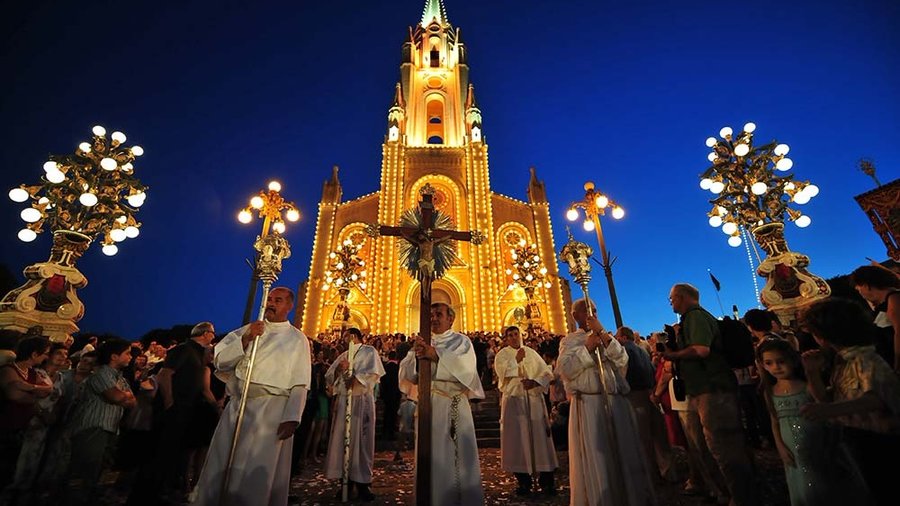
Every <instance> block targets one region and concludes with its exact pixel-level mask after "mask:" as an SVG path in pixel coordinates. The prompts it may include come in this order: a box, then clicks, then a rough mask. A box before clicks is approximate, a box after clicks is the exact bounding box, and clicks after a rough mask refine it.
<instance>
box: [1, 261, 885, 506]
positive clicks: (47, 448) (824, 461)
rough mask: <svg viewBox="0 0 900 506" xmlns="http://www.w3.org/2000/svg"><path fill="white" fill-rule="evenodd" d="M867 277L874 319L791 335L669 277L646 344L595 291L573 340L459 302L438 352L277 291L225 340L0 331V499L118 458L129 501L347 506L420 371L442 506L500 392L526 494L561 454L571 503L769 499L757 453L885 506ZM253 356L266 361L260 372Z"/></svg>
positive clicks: (477, 483)
mask: <svg viewBox="0 0 900 506" xmlns="http://www.w3.org/2000/svg"><path fill="white" fill-rule="evenodd" d="M851 280H852V284H853V286H854V287H855V288H856V290H857V291H858V292H859V294H860V295H861V296H862V297H863V298H864V299H865V300H866V301H867V302H868V303H869V306H870V308H869V309H871V311H869V312H867V311H866V308H864V307H862V306H861V305H860V304H858V303H856V302H853V301H849V300H846V299H840V298H829V299H825V300H822V301H819V302H816V303H814V304H812V305H810V306H809V307H807V308H805V310H804V311H803V312H802V313H801V314H799V315H797V318H796V320H795V321H793V322H791V325H784V326H783V325H782V323H781V320H780V319H779V318H778V317H777V316H776V315H775V314H774V313H771V312H769V311H765V310H759V309H753V310H750V311H748V312H747V313H746V314H744V315H743V316H742V317H741V319H740V320H737V319H730V318H725V319H720V318H717V317H715V316H714V315H712V314H711V313H710V312H708V311H707V310H706V309H704V308H703V307H702V306H701V305H700V293H699V292H698V290H697V289H696V288H694V287H693V286H691V285H688V284H676V285H674V286H673V287H672V290H671V291H670V293H669V301H670V303H671V306H672V309H673V311H674V312H675V313H677V314H678V315H679V317H680V318H679V321H678V322H677V323H675V324H674V325H672V326H668V325H666V326H665V330H663V331H661V332H653V333H651V334H650V335H648V336H645V337H644V336H641V335H640V334H638V333H637V332H635V331H634V330H633V329H631V328H629V327H620V328H618V329H614V330H611V331H609V330H607V329H606V328H605V327H604V326H603V324H602V323H601V322H600V321H598V320H597V318H596V317H595V316H594V314H595V310H594V307H593V304H592V303H591V302H590V301H585V300H579V301H576V302H575V303H574V304H573V306H572V316H573V318H574V320H575V321H576V323H577V325H578V329H576V331H574V332H572V333H570V334H568V335H566V336H561V335H553V334H550V333H547V332H544V331H540V330H534V331H528V332H526V331H525V330H524V329H519V328H518V327H515V326H512V327H508V328H504V329H501V331H497V332H487V331H486V332H470V333H467V334H460V333H458V332H454V331H453V330H451V328H452V324H453V321H454V318H455V314H454V313H453V310H452V308H450V307H449V306H447V305H445V304H435V305H434V306H433V307H432V308H431V312H432V333H433V334H434V335H433V336H432V340H431V344H428V343H425V341H423V340H422V339H420V338H419V336H418V335H415V334H414V335H410V336H405V335H403V334H386V335H369V334H365V333H364V332H361V331H360V330H358V329H347V330H346V331H345V332H344V333H343V335H342V336H339V337H337V338H335V337H333V336H331V335H326V334H320V335H319V336H316V338H314V339H307V338H306V337H305V336H303V334H302V333H301V332H300V331H299V330H297V329H296V328H295V327H293V326H292V325H291V324H290V323H289V322H288V321H287V314H288V311H289V309H290V308H291V307H292V305H293V302H294V301H293V293H292V292H290V291H289V290H287V289H284V288H279V289H275V290H273V291H272V292H271V293H270V298H269V301H268V303H267V313H266V320H267V322H254V323H252V324H250V325H248V326H244V327H241V328H240V329H237V330H235V331H233V332H231V333H228V334H227V335H225V336H222V337H221V338H218V337H217V334H216V330H215V327H214V325H213V323H211V322H201V323H198V324H197V325H195V326H194V327H193V328H192V330H191V333H190V338H189V339H188V340H187V341H186V342H183V343H180V344H177V345H174V346H170V347H168V348H166V347H163V346H161V345H159V344H158V343H156V342H152V343H145V344H142V343H140V342H128V341H124V340H120V339H107V340H104V341H103V342H97V339H96V338H86V339H82V340H80V342H79V343H77V344H75V343H73V342H72V341H69V342H66V343H51V342H50V341H49V340H47V339H46V338H44V337H40V336H23V335H20V334H18V333H16V332H13V331H9V330H3V331H2V332H3V336H2V340H0V360H2V362H0V391H2V398H0V490H2V492H0V504H22V505H28V504H72V505H81V504H88V503H89V501H90V500H91V498H96V497H97V496H96V488H97V485H98V483H99V481H100V477H101V474H102V473H103V471H104V470H107V469H110V470H115V471H117V473H116V474H114V476H116V483H115V487H116V488H117V489H118V490H120V491H121V493H122V495H125V496H127V497H128V504H131V505H140V504H182V503H184V502H189V501H194V502H197V503H199V504H216V503H218V502H219V498H220V494H222V493H223V492H224V493H227V494H230V495H232V496H234V497H241V498H243V499H244V500H245V501H250V502H246V504H286V503H287V502H288V500H289V498H288V487H287V484H288V482H289V481H290V477H291V475H292V474H296V473H298V472H300V471H301V470H303V469H304V468H307V467H310V466H322V469H323V470H324V472H325V476H326V477H327V478H329V479H333V480H335V484H336V486H335V492H336V496H337V497H338V498H340V497H342V496H343V497H352V496H355V498H356V499H358V500H362V501H369V500H372V499H374V498H375V494H374V493H373V491H372V489H371V485H372V477H373V474H372V467H373V461H374V448H375V437H376V432H377V433H378V434H379V436H378V437H381V438H384V439H385V440H387V441H394V445H395V446H394V448H395V449H396V457H395V458H397V459H399V458H401V457H400V450H402V449H411V448H412V446H413V444H414V443H413V441H414V430H415V423H414V420H415V413H416V405H417V404H416V403H417V401H418V392H417V388H416V385H417V384H418V381H419V367H421V364H420V361H421V360H425V361H427V362H428V363H430V364H431V369H432V371H431V389H430V391H431V394H432V397H431V402H432V433H431V438H432V443H431V444H432V455H433V456H434V458H433V459H432V462H431V469H432V476H433V477H434V478H435V479H433V480H432V489H431V491H430V493H431V495H432V502H433V503H434V504H479V503H482V502H483V500H484V495H483V490H482V487H481V472H480V467H479V462H478V449H477V442H476V439H475V429H474V422H473V419H472V413H471V408H470V404H469V402H478V401H479V400H480V399H482V398H484V391H485V390H491V389H494V388H497V389H498V390H499V392H500V395H501V446H502V448H501V451H502V461H501V466H502V469H503V470H504V471H506V472H509V473H511V474H512V475H514V476H515V478H516V483H517V488H516V491H515V492H516V494H518V495H520V496H529V495H532V494H538V493H540V494H546V495H555V494H556V493H557V491H556V488H557V487H556V483H555V481H554V471H555V470H556V468H557V467H558V457H557V452H558V451H561V450H566V452H567V458H568V460H569V480H570V483H569V485H570V486H569V490H570V492H569V493H570V504H573V505H582V504H592V505H593V504H604V505H619V504H622V505H646V504H655V503H657V499H656V497H655V493H654V490H655V489H656V486H657V485H658V484H659V483H661V482H663V481H665V482H669V483H680V484H681V486H682V488H683V492H684V493H685V494H697V495H705V496H707V497H708V498H709V499H710V500H711V501H713V502H716V503H718V504H734V505H755V504H761V499H760V497H759V486H758V482H757V476H756V469H755V465H754V463H753V459H752V456H751V455H752V453H751V451H750V447H755V448H765V447H769V448H772V449H774V450H775V451H777V453H778V455H779V457H780V458H781V460H782V462H783V464H784V469H785V480H786V483H787V488H788V491H789V496H790V497H789V500H790V502H791V504H793V505H819V504H851V503H852V504H888V503H889V502H892V496H893V494H891V488H892V486H891V485H892V482H891V479H890V478H891V472H892V468H891V467H890V466H885V465H882V464H881V461H880V457H879V456H880V455H893V454H894V451H900V379H898V378H900V376H898V374H900V295H898V294H900V278H898V275H897V274H896V273H895V272H892V271H890V270H888V269H885V268H883V267H880V266H874V265H873V266H864V267H861V268H859V269H857V270H856V271H854V273H853V274H852V276H851ZM259 336H264V337H263V338H260V339H259V340H257V338H258V337H259ZM251 345H253V346H257V350H256V353H257V354H258V360H259V361H260V363H261V364H264V367H260V368H258V369H254V371H253V373H252V378H253V379H252V382H250V383H247V382H246V381H245V380H246V378H247V357H248V356H249V351H248V350H249V349H250V346H251ZM417 359H418V360H417ZM245 397H246V398H245ZM378 404H380V405H381V406H382V409H381V410H380V411H379V410H378V409H376V405H378ZM239 405H244V406H245V409H246V412H245V411H244V410H241V409H238V406H239ZM379 412H380V413H381V414H380V415H378V416H376V415H377V414H378V413H379ZM241 417H244V420H245V421H244V424H243V425H242V426H241V427H242V428H241V431H240V439H239V441H240V444H238V445H235V446H234V448H232V440H233V438H234V437H235V433H236V432H237V431H236V430H235V426H236V425H237V424H238V423H239V422H238V420H239V419H240V418H241ZM378 418H380V420H377V419H378ZM268 420H272V423H266V421H268ZM276 442H277V443H276ZM677 448H680V449H682V451H683V452H684V453H685V454H686V455H687V466H686V468H684V469H683V468H681V467H679V465H676V459H675V458H674V452H673V449H677ZM323 457H324V460H322V459H323ZM346 457H349V460H348V461H347V463H346V465H345V462H344V461H345V458H346ZM533 477H536V478H537V480H536V483H535V482H534V481H533ZM228 483H230V484H231V485H230V486H229V485H228ZM223 484H224V485H223ZM260 497H266V498H268V499H265V500H261V499H260Z"/></svg>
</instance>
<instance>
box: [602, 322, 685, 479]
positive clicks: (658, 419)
mask: <svg viewBox="0 0 900 506" xmlns="http://www.w3.org/2000/svg"><path fill="white" fill-rule="evenodd" d="M615 338H616V340H617V341H619V344H621V345H622V348H624V349H625V353H627V354H628V365H627V368H626V370H625V380H626V381H628V385H629V386H630V387H631V391H630V392H628V394H626V397H627V398H628V402H630V403H631V407H632V408H634V414H635V417H636V418H637V429H638V435H639V436H640V438H641V443H642V444H643V445H644V451H645V453H646V456H647V462H648V463H655V470H656V473H657V474H656V477H657V478H662V479H664V480H666V481H672V482H675V481H677V480H678V476H677V475H678V473H677V470H676V469H675V461H674V459H673V456H672V447H671V446H670V445H669V440H668V436H667V435H666V424H665V421H664V420H663V417H662V413H660V412H659V410H658V409H657V408H656V406H654V405H653V403H652V402H651V397H652V395H653V390H654V388H655V387H656V378H655V376H656V374H655V372H656V371H655V370H654V368H653V363H652V362H651V361H650V355H649V354H647V353H646V352H645V351H644V350H643V348H641V347H640V345H638V344H637V342H636V341H635V339H636V336H635V334H634V331H633V330H631V328H629V327H619V328H618V330H616V334H615Z"/></svg>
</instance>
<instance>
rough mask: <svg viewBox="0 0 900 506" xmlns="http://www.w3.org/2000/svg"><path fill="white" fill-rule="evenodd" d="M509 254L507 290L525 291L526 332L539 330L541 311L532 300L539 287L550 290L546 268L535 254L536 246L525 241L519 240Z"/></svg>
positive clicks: (541, 325) (541, 324)
mask: <svg viewBox="0 0 900 506" xmlns="http://www.w3.org/2000/svg"><path fill="white" fill-rule="evenodd" d="M509 254H510V258H511V259H512V268H511V269H506V275H507V276H510V277H512V283H510V285H509V288H510V289H512V288H515V287H516V286H521V287H522V289H523V290H525V297H526V299H527V303H526V305H525V314H524V316H525V317H526V318H527V319H528V330H529V331H532V330H540V329H541V328H543V322H542V318H541V310H540V308H539V307H538V304H537V302H535V300H534V291H535V289H537V288H539V287H541V286H543V287H544V288H550V286H551V284H550V281H549V280H548V279H547V268H546V267H545V266H544V265H543V263H542V262H541V257H540V255H538V253H537V245H536V244H534V243H531V244H528V243H527V242H526V241H525V239H521V240H519V242H518V243H517V244H516V245H515V246H514V247H513V248H510V251H509Z"/></svg>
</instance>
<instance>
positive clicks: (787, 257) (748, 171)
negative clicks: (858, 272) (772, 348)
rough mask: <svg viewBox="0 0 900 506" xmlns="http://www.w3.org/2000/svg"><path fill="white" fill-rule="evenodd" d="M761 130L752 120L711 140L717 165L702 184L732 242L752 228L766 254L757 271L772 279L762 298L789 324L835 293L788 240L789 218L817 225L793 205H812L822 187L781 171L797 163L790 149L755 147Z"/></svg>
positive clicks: (716, 222)
mask: <svg viewBox="0 0 900 506" xmlns="http://www.w3.org/2000/svg"><path fill="white" fill-rule="evenodd" d="M755 130H756V125H755V124H753V123H747V124H746V125H744V129H743V131H742V132H740V133H739V134H737V135H735V133H734V131H733V130H732V129H731V128H730V127H724V128H722V129H721V130H720V131H719V137H720V138H718V139H717V138H716V137H710V138H708V139H706V146H707V147H709V148H711V149H712V151H711V152H710V153H709V155H708V156H707V159H708V160H709V161H710V162H711V163H712V165H711V166H710V167H709V168H707V169H706V171H705V172H704V173H703V174H702V175H701V179H700V188H702V189H704V190H709V191H710V192H712V193H713V195H714V197H713V198H712V199H711V200H710V201H709V202H710V203H711V204H712V205H713V207H712V210H710V212H709V213H708V216H709V224H710V225H711V226H713V227H716V228H718V227H721V229H722V232H724V233H725V234H726V235H727V236H728V244H729V245H731V246H733V247H738V246H740V245H741V244H742V240H741V232H742V231H743V230H747V231H749V232H751V233H752V234H753V237H754V238H755V239H756V242H757V243H759V245H760V247H762V249H763V250H764V251H765V252H766V255H767V256H766V258H765V260H763V261H762V262H761V263H760V265H759V267H758V268H757V270H756V272H757V274H759V275H760V276H763V277H765V278H766V285H765V287H763V290H762V292H761V293H760V301H761V302H762V303H763V304H764V305H765V306H766V307H768V308H769V309H771V310H773V311H775V312H776V313H777V314H778V315H779V317H781V319H782V320H783V321H784V322H785V323H788V322H790V321H792V320H793V319H794V318H795V313H796V310H797V309H798V308H799V307H802V306H804V305H807V304H809V303H811V302H813V301H815V300H818V299H821V298H823V297H827V296H828V295H829V294H830V293H831V289H830V288H829V287H828V284H827V283H825V281H824V280H823V279H822V278H820V277H818V276H815V275H813V274H810V273H809V271H807V270H806V266H808V265H809V257H807V256H806V255H802V254H800V253H796V252H792V251H790V250H789V249H788V246H787V242H786V241H785V239H784V221H785V219H787V220H789V221H793V222H794V223H795V224H796V225H797V226H798V227H800V228H805V227H807V226H809V224H810V223H811V220H810V218H809V216H807V215H805V214H803V213H801V212H800V211H799V210H797V209H793V208H792V207H791V205H803V204H806V203H807V202H809V201H810V199H812V198H813V197H815V196H816V195H818V194H819V188H818V187H817V186H816V185H814V184H811V183H810V182H809V181H798V180H795V179H794V176H793V175H791V174H787V175H780V174H779V173H783V172H786V171H788V170H790V169H791V167H793V165H794V162H793V161H792V160H791V159H790V158H788V157H787V156H786V155H787V154H788V152H789V151H790V148H789V147H788V145H787V144H779V143H778V142H777V141H774V140H773V141H771V142H769V143H767V144H763V145H761V146H754V145H753V132H754V131H755Z"/></svg>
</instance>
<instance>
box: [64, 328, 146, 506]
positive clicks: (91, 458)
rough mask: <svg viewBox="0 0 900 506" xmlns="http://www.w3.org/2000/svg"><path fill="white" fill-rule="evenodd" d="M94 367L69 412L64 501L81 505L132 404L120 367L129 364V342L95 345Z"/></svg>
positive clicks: (117, 341) (119, 341) (93, 487)
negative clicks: (70, 423)
mask: <svg viewBox="0 0 900 506" xmlns="http://www.w3.org/2000/svg"><path fill="white" fill-rule="evenodd" d="M97 363H98V365H99V366H98V367H97V370H96V371H94V373H93V374H92V375H91V376H90V377H89V378H88V379H86V380H85V385H84V390H83V392H82V397H81V399H79V401H78V403H77V404H76V405H75V408H74V409H75V411H74V412H73V414H72V429H71V430H72V458H71V460H70V462H69V484H68V489H69V490H68V497H67V503H68V504H70V505H73V506H81V505H83V504H86V503H87V500H88V498H90V497H95V496H96V494H95V493H94V490H95V488H96V486H97V482H98V481H99V479H100V473H101V472H102V471H103V460H104V457H105V456H106V452H107V450H109V449H110V447H111V446H112V444H113V442H114V441H115V438H116V435H117V434H118V432H119V422H120V421H121V420H122V415H123V414H124V412H125V408H133V407H134V406H135V404H136V401H135V397H134V394H133V393H132V392H131V387H130V386H129V385H128V381H126V380H125V377H124V376H123V375H122V370H123V369H125V368H126V367H127V366H128V364H129V363H131V343H128V342H127V341H123V340H121V339H110V340H108V341H106V342H104V343H103V344H102V345H100V346H99V347H98V348H97Z"/></svg>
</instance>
